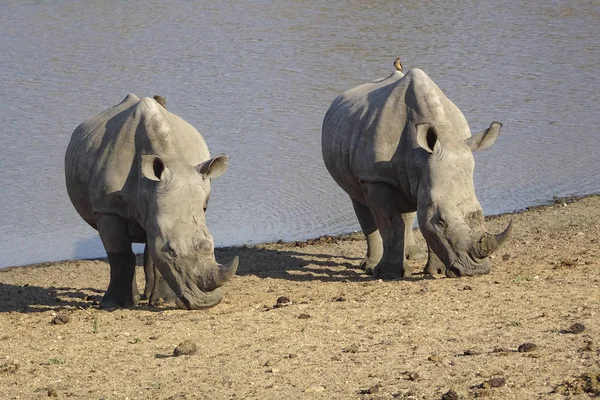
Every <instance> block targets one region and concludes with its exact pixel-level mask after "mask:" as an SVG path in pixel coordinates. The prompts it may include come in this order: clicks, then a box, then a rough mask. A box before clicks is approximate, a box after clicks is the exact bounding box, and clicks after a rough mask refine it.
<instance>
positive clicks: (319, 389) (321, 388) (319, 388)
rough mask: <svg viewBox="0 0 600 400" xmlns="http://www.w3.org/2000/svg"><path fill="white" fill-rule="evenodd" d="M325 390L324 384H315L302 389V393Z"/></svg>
mask: <svg viewBox="0 0 600 400" xmlns="http://www.w3.org/2000/svg"><path fill="white" fill-rule="evenodd" d="M324 391H325V386H321V385H316V386H311V387H309V388H307V389H305V390H304V393H321V392H324Z"/></svg>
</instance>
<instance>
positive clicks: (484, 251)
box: [322, 69, 510, 278]
mask: <svg viewBox="0 0 600 400" xmlns="http://www.w3.org/2000/svg"><path fill="white" fill-rule="evenodd" d="M501 126H502V125H501V124H500V123H498V122H493V123H492V124H491V125H490V127H489V128H488V129H487V130H486V131H484V132H482V133H479V134H477V135H474V136H471V131H470V129H469V126H468V124H467V121H466V120H465V117H464V116H463V114H462V112H461V111H460V110H459V109H458V108H457V107H456V106H455V105H454V104H453V103H452V102H451V101H450V100H448V98H446V96H445V95H444V94H443V93H442V91H441V90H440V89H439V88H438V86H437V85H436V84H435V83H434V82H433V81H432V80H431V79H430V78H429V77H428V76H427V75H426V74H425V73H424V72H423V71H421V70H419V69H412V70H410V71H408V72H407V73H406V75H404V74H403V73H402V72H401V71H399V70H398V71H395V72H394V73H393V74H391V75H390V76H389V77H387V78H385V79H381V80H379V81H376V82H373V83H367V84H365V85H361V86H358V87H356V88H354V89H351V90H348V91H346V92H344V93H343V94H341V95H340V96H338V97H337V98H336V99H335V100H334V101H333V103H332V104H331V107H330V108H329V110H328V111H327V114H326V115H325V119H324V121H323V129H322V150H323V158H324V161H325V165H326V166H327V169H328V170H329V173H330V174H331V176H332V177H333V178H334V180H335V181H336V182H337V183H338V184H339V185H340V186H341V187H342V189H344V190H345V191H346V192H347V193H348V194H349V195H350V198H351V199H352V203H353V205H354V210H355V212H356V215H357V217H358V220H359V223H360V225H361V228H362V230H363V232H364V234H365V236H366V238H367V246H368V247H367V256H366V257H365V259H364V260H363V262H362V264H361V266H362V267H363V268H364V269H365V271H366V272H367V273H372V274H373V276H375V277H381V278H396V277H406V276H409V275H410V274H411V271H410V268H409V266H408V264H407V263H406V261H405V259H406V258H415V259H416V258H419V257H421V256H424V254H423V252H420V251H419V249H418V248H417V246H416V244H415V240H414V237H413V232H412V223H413V221H414V217H415V214H417V215H418V221H419V227H420V229H421V231H422V233H423V236H424V237H425V239H426V242H427V245H428V248H429V258H428V261H427V265H426V267H425V273H427V274H436V273H445V274H446V276H448V277H458V276H465V275H466V276H472V275H478V274H485V273H488V272H489V271H490V261H489V258H488V256H489V255H490V254H491V252H493V251H494V250H496V249H497V248H498V247H499V246H500V245H501V244H502V242H503V241H504V239H505V238H506V237H507V236H508V233H509V230H510V225H509V227H508V228H507V229H506V230H505V231H504V232H503V233H501V234H499V235H490V234H489V233H486V232H485V230H484V219H483V212H482V209H481V206H480V204H479V202H478V201H477V197H476V196H475V190H474V186H473V168H474V160H473V155H472V151H475V150H482V149H485V148H487V147H489V146H491V145H492V144H493V142H494V141H495V140H496V137H497V136H498V132H499V129H500V127H501ZM415 211H416V213H415Z"/></svg>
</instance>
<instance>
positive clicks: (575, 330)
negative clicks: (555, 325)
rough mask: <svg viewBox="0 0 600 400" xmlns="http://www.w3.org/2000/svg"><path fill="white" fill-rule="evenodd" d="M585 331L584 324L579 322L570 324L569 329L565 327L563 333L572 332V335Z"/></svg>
mask: <svg viewBox="0 0 600 400" xmlns="http://www.w3.org/2000/svg"><path fill="white" fill-rule="evenodd" d="M583 331H585V325H583V324H580V323H579V322H577V323H575V324H573V325H571V326H570V327H569V329H566V330H565V331H564V333H572V334H574V335H576V334H578V333H581V332H583Z"/></svg>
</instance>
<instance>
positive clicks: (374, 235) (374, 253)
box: [352, 199, 383, 274]
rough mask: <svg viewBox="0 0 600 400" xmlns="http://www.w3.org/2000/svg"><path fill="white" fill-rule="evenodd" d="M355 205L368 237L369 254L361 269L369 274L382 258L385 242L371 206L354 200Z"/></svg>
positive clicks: (357, 215)
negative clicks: (382, 239)
mask: <svg viewBox="0 0 600 400" xmlns="http://www.w3.org/2000/svg"><path fill="white" fill-rule="evenodd" d="M352 205H353V206H354V212H355V213H356V217H357V218H358V223H359V224H360V228H361V229H362V231H363V233H364V235H365V238H366V239H367V255H366V256H365V258H364V259H363V260H362V261H361V263H360V269H362V270H364V271H365V272H366V273H367V274H372V273H373V269H374V268H375V266H376V265H377V263H379V260H381V257H382V255H383V242H382V241H381V235H380V234H379V230H378V229H377V225H376V224H375V220H374V219H373V214H371V210H369V207H367V206H364V205H362V204H360V203H359V202H357V201H356V200H354V199H353V200H352Z"/></svg>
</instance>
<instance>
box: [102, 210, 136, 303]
mask: <svg viewBox="0 0 600 400" xmlns="http://www.w3.org/2000/svg"><path fill="white" fill-rule="evenodd" d="M96 222H97V226H98V233H99V234H100V238H101V239H102V244H103V245H104V249H105V250H106V254H107V255H108V262H109V264H110V283H109V285H108V289H107V290H106V293H105V294H104V297H102V301H101V302H100V307H101V308H118V307H131V306H134V305H135V304H137V302H138V301H139V299H140V294H139V292H138V288H137V284H136V281H135V254H134V253H133V251H132V249H131V239H130V238H129V235H128V233H127V232H128V230H127V223H126V222H125V221H124V220H123V218H121V217H119V216H118V215H114V214H99V215H97V220H96Z"/></svg>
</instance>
